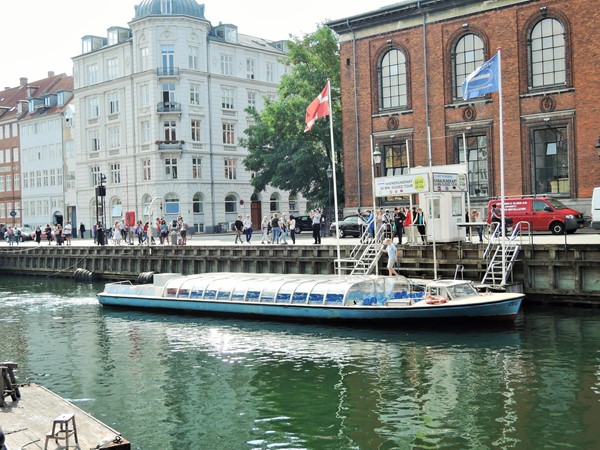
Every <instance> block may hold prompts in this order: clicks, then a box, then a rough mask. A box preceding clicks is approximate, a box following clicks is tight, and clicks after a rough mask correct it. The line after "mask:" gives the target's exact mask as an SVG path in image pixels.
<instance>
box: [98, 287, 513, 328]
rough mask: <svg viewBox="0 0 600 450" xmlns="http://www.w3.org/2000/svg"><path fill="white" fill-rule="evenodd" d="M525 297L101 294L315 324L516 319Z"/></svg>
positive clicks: (109, 302)
mask: <svg viewBox="0 0 600 450" xmlns="http://www.w3.org/2000/svg"><path fill="white" fill-rule="evenodd" d="M522 299H523V295H522V294H496V295H495V296H494V299H493V300H492V299H482V300H480V301H476V300H473V301H469V302H464V301H461V302H456V303H451V302H448V303H445V304H437V305H428V304H425V302H420V303H423V305H422V306H420V305H419V304H418V303H417V304H414V305H410V306H408V305H406V306H397V307H396V306H383V305H369V306H364V305H353V306H327V305H297V304H280V303H258V302H235V301H218V300H217V301H210V300H187V299H186V300H180V299H173V298H164V297H152V296H144V297H141V296H135V295H123V294H107V293H100V294H98V301H99V302H100V304H102V305H104V306H117V307H128V308H142V309H159V310H179V311H184V312H193V313H201V314H223V315H241V316H248V317H253V318H261V319H262V318H279V319H286V320H312V321H354V322H359V321H369V322H371V321H398V320H432V319H434V320H435V319H457V320H459V319H491V320H511V321H512V320H514V319H515V318H516V317H517V314H518V312H519V309H520V306H521V302H522Z"/></svg>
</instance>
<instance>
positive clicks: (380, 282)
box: [155, 273, 411, 306]
mask: <svg viewBox="0 0 600 450" xmlns="http://www.w3.org/2000/svg"><path fill="white" fill-rule="evenodd" d="M165 275H166V274H165ZM162 283H164V285H163V288H162V294H161V296H162V297H164V298H177V299H182V300H185V299H189V300H211V301H214V300H217V301H218V300H221V301H235V302H260V303H263V302H264V303H290V304H308V305H311V304H314V305H332V306H335V305H339V306H345V305H364V304H369V303H370V304H374V303H384V302H385V301H386V300H389V299H391V298H406V297H407V296H409V295H410V292H411V289H410V283H409V280H408V279H406V278H405V277H402V276H397V277H378V276H337V275H294V274H247V273H206V274H201V275H189V276H181V275H179V276H176V277H172V276H171V277H165V280H164V281H161V279H160V275H159V276H158V277H157V275H155V285H157V286H160V285H161V284H162Z"/></svg>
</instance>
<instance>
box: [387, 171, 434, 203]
mask: <svg viewBox="0 0 600 450" xmlns="http://www.w3.org/2000/svg"><path fill="white" fill-rule="evenodd" d="M427 191H429V182H428V177H427V175H426V174H420V175H398V176H394V177H379V178H375V196H376V197H391V196H396V195H408V194H420V193H421V192H427Z"/></svg>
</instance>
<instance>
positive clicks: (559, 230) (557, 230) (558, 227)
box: [550, 222, 565, 234]
mask: <svg viewBox="0 0 600 450" xmlns="http://www.w3.org/2000/svg"><path fill="white" fill-rule="evenodd" d="M550 231H552V234H563V233H564V232H565V226H564V225H563V224H562V223H560V222H552V224H551V225H550Z"/></svg>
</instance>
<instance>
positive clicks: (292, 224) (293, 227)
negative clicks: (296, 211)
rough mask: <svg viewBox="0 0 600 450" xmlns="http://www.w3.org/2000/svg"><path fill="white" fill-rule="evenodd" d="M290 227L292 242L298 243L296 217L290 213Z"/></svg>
mask: <svg viewBox="0 0 600 450" xmlns="http://www.w3.org/2000/svg"><path fill="white" fill-rule="evenodd" d="M288 228H289V229H290V238H291V239H292V244H295V243H296V219H295V218H294V216H292V215H291V214H290V220H289V221H288Z"/></svg>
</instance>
